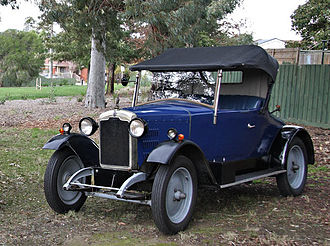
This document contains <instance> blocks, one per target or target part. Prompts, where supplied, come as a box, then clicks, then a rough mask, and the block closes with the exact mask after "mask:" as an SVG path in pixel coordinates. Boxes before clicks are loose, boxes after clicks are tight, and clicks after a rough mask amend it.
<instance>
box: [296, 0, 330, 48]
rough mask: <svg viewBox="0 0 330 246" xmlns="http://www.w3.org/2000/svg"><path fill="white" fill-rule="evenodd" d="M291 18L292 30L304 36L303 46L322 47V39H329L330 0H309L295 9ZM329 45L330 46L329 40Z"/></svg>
mask: <svg viewBox="0 0 330 246" xmlns="http://www.w3.org/2000/svg"><path fill="white" fill-rule="evenodd" d="M291 20H292V30H294V31H296V32H297V33H299V34H300V35H301V36H302V38H303V42H302V48H318V49H320V48H322V40H329V33H330V29H329V25H330V8H329V1H328V0H308V1H307V2H306V3H305V4H303V5H300V6H299V7H298V8H297V9H296V10H295V11H294V13H293V14H292V15H291ZM313 46H315V47H313ZM328 46H330V43H329V42H328ZM328 48H329V47H328Z"/></svg>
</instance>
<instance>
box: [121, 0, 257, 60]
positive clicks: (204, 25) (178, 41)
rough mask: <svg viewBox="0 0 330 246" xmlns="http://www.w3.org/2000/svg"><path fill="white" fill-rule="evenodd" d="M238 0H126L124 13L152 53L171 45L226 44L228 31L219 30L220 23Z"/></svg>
mask: <svg viewBox="0 0 330 246" xmlns="http://www.w3.org/2000/svg"><path fill="white" fill-rule="evenodd" d="M240 2H241V1H240V0H220V1H215V0H198V1H188V0H182V1H172V0H161V1H159V0H152V1H142V0H138V1H137V0H128V1H126V3H127V6H126V7H127V15H129V16H130V18H131V19H133V20H134V21H133V22H132V23H131V24H132V26H134V28H135V29H136V30H137V32H140V33H142V34H143V35H142V38H144V39H145V41H144V45H143V47H144V51H145V54H146V55H147V56H155V55H157V54H159V53H161V52H162V51H164V50H165V49H167V48H170V47H192V46H214V45H220V44H228V42H227V41H228V40H229V35H228V33H226V32H224V31H221V30H220V27H221V24H219V23H220V21H221V20H223V19H224V17H225V16H226V15H227V14H229V13H232V12H233V10H234V9H235V7H236V6H238V5H239V3H240ZM226 24H227V23H224V25H226ZM250 36H251V35H250ZM225 39H227V40H225ZM239 42H241V41H239Z"/></svg>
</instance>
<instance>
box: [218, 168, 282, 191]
mask: <svg viewBox="0 0 330 246" xmlns="http://www.w3.org/2000/svg"><path fill="white" fill-rule="evenodd" d="M285 172H286V170H282V169H281V170H278V168H273V169H267V170H262V171H257V172H253V173H248V174H242V175H238V176H236V181H235V182H233V183H229V184H224V185H220V188H227V187H230V186H234V185H238V184H242V183H246V182H249V181H252V180H255V179H260V178H266V177H269V176H273V175H278V174H281V173H285Z"/></svg>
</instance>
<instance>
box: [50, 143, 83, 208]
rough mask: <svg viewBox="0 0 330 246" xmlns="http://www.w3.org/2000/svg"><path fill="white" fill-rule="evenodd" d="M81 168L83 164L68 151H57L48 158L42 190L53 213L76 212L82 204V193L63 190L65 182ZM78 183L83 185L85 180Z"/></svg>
mask: <svg viewBox="0 0 330 246" xmlns="http://www.w3.org/2000/svg"><path fill="white" fill-rule="evenodd" d="M82 168H84V165H83V163H82V162H81V160H80V159H79V158H78V156H77V155H75V154H74V153H73V152H72V151H71V150H70V149H61V150H57V151H55V152H54V154H53V155H52V157H51V158H50V160H49V162H48V166H47V168H46V172H45V176H44V190H45V196H46V200H47V202H48V204H49V206H50V207H51V208H52V209H53V210H54V211H55V212H57V213H66V212H68V211H69V210H75V211H78V210H79V209H80V208H81V207H82V205H83V204H84V202H85V200H86V196H85V194H84V193H82V192H78V191H66V190H64V189H63V185H64V184H65V182H66V181H67V180H68V179H69V178H70V177H71V176H72V175H73V174H74V173H75V172H76V171H78V170H80V169H82ZM80 182H81V183H85V178H83V179H82V180H80Z"/></svg>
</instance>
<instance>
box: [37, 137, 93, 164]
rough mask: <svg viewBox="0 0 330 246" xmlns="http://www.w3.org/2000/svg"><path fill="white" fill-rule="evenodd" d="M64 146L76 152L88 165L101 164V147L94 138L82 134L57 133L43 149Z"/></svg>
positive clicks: (55, 148)
mask: <svg viewBox="0 0 330 246" xmlns="http://www.w3.org/2000/svg"><path fill="white" fill-rule="evenodd" d="M64 147H68V148H70V149H71V150H72V151H73V152H75V153H76V154H77V156H79V158H80V159H81V161H82V162H83V163H84V165H85V166H86V167H87V166H96V165H99V147H98V146H97V144H96V143H95V142H94V141H93V140H92V139H90V138H89V137H87V136H85V135H82V134H78V133H70V134H64V135H60V134H59V135H56V136H54V137H52V138H51V139H49V140H48V142H47V143H46V144H45V145H44V146H43V149H53V150H59V149H62V148H64Z"/></svg>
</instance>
